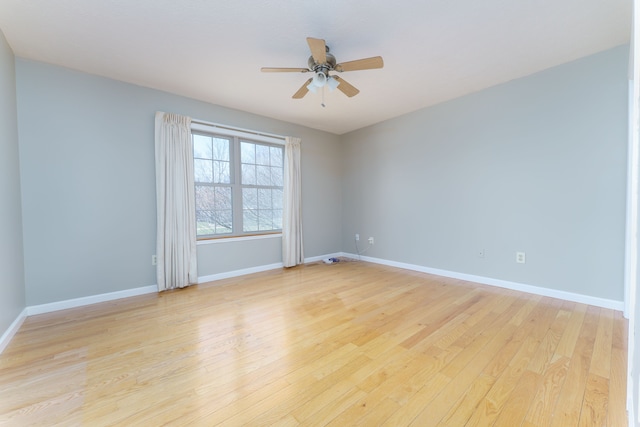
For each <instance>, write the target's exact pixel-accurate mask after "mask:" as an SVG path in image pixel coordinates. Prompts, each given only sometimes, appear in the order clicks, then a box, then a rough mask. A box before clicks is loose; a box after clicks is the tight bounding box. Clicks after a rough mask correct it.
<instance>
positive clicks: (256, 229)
mask: <svg viewBox="0 0 640 427" xmlns="http://www.w3.org/2000/svg"><path fill="white" fill-rule="evenodd" d="M192 141H193V166H194V180H195V196H196V221H197V236H198V237H207V236H223V235H245V234H259V233H263V232H272V231H277V230H281V229H282V196H283V193H282V186H283V171H284V169H283V167H284V149H283V147H282V146H279V145H271V144H266V143H260V142H256V141H248V140H244V139H240V138H238V137H228V136H219V135H208V134H198V133H193V135H192Z"/></svg>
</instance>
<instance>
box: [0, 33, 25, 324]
mask: <svg viewBox="0 0 640 427" xmlns="http://www.w3.org/2000/svg"><path fill="white" fill-rule="evenodd" d="M15 85H16V73H15V59H14V56H13V52H12V51H11V48H10V47H9V45H8V44H7V41H6V39H5V38H4V34H3V33H2V31H0V335H2V334H3V333H4V332H5V331H6V330H7V329H8V328H9V326H10V325H11V324H12V323H13V321H14V320H16V318H17V317H18V315H19V314H20V313H21V312H22V310H23V309H24V307H25V284H24V264H23V251H22V210H21V203H20V170H19V164H20V160H19V157H18V119H17V108H16V86H15Z"/></svg>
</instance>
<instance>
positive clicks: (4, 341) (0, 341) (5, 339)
mask: <svg viewBox="0 0 640 427" xmlns="http://www.w3.org/2000/svg"><path fill="white" fill-rule="evenodd" d="M26 318H27V309H26V308H25V309H24V310H22V312H21V313H20V314H18V317H16V320H14V321H13V323H11V325H10V326H9V328H8V329H7V330H6V331H5V333H4V334H2V337H0V354H2V352H3V351H4V349H5V348H7V346H8V345H9V343H10V342H11V339H12V338H13V336H14V335H15V334H16V332H18V330H19V329H20V326H22V322H24V319H26Z"/></svg>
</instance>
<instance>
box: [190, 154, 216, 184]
mask: <svg viewBox="0 0 640 427" xmlns="http://www.w3.org/2000/svg"><path fill="white" fill-rule="evenodd" d="M193 175H194V180H195V182H213V165H212V164H211V160H199V159H195V160H194V161H193Z"/></svg>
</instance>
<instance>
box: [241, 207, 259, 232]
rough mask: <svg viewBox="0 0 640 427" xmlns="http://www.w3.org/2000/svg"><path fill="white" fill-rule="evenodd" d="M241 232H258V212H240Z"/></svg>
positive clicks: (251, 210)
mask: <svg viewBox="0 0 640 427" xmlns="http://www.w3.org/2000/svg"><path fill="white" fill-rule="evenodd" d="M242 231H258V211H255V210H253V209H247V210H244V211H243V212H242Z"/></svg>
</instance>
